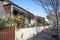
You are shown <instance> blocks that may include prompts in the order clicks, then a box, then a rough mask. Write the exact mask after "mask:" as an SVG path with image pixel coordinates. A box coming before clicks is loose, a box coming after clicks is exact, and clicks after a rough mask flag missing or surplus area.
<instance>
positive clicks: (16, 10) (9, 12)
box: [0, 0, 45, 27]
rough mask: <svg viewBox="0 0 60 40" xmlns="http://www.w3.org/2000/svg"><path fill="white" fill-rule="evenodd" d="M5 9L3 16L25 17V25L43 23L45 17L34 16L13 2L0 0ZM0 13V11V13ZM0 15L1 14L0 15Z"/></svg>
mask: <svg viewBox="0 0 60 40" xmlns="http://www.w3.org/2000/svg"><path fill="white" fill-rule="evenodd" d="M0 1H1V2H2V5H3V7H4V10H5V14H4V15H5V16H4V18H6V19H7V18H9V17H10V16H11V17H12V18H13V17H14V16H16V15H19V17H24V18H25V24H26V26H25V27H33V26H40V25H42V24H44V22H45V18H44V17H40V16H35V15H34V14H32V13H31V12H29V11H27V10H25V9H23V8H22V7H20V6H18V5H16V4H15V3H13V2H11V1H9V0H8V1H7V0H0ZM0 14H1V13H0ZM0 16H1V15H0ZM1 17H2V16H1Z"/></svg>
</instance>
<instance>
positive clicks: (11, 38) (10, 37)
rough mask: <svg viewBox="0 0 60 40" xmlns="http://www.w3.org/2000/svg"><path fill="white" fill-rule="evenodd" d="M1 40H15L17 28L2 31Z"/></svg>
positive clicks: (0, 33)
mask: <svg viewBox="0 0 60 40" xmlns="http://www.w3.org/2000/svg"><path fill="white" fill-rule="evenodd" d="M0 40H15V28H10V29H7V30H5V31H0Z"/></svg>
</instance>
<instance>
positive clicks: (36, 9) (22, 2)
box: [11, 0, 47, 18]
mask: <svg viewBox="0 0 60 40" xmlns="http://www.w3.org/2000/svg"><path fill="white" fill-rule="evenodd" d="M11 1H12V2H14V3H15V4H17V5H19V6H20V7H22V8H24V9H25V10H28V11H29V12H31V13H33V14H34V15H36V16H42V17H45V18H46V15H47V14H46V13H45V11H44V10H43V8H42V7H40V6H39V5H37V4H35V3H34V2H33V1H32V0H11Z"/></svg>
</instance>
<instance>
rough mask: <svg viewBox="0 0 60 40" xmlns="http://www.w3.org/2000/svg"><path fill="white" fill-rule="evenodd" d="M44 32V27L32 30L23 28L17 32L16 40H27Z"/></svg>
mask: <svg viewBox="0 0 60 40" xmlns="http://www.w3.org/2000/svg"><path fill="white" fill-rule="evenodd" d="M49 27H50V26H46V27H45V29H46V28H49ZM42 30H43V26H41V27H32V28H22V29H19V30H17V31H16V33H15V36H16V40H27V39H29V38H31V37H33V36H34V35H36V34H37V33H40V32H41V31H42Z"/></svg>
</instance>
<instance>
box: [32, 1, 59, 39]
mask: <svg viewBox="0 0 60 40" xmlns="http://www.w3.org/2000/svg"><path fill="white" fill-rule="evenodd" d="M33 2H34V3H37V4H38V5H40V6H41V7H42V8H43V9H44V10H45V11H46V13H48V14H50V10H53V11H54V13H55V17H56V26H57V37H58V38H57V39H58V40H59V35H58V20H59V16H58V14H59V10H60V8H59V7H60V0H33Z"/></svg>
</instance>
